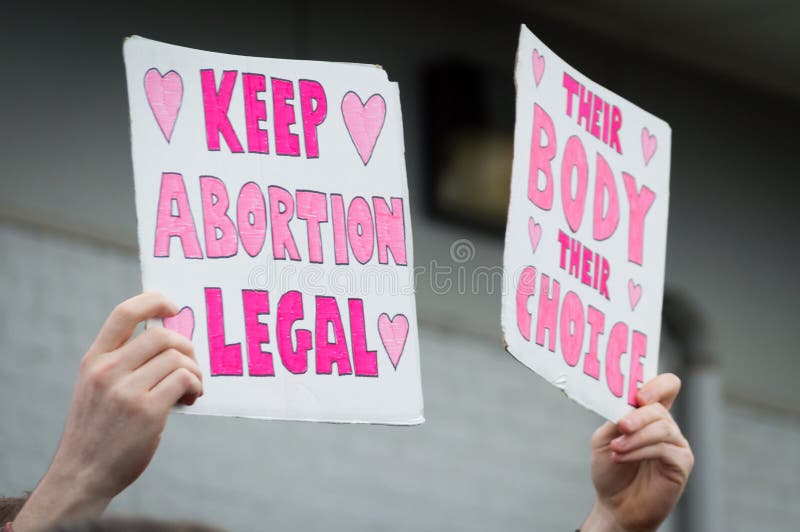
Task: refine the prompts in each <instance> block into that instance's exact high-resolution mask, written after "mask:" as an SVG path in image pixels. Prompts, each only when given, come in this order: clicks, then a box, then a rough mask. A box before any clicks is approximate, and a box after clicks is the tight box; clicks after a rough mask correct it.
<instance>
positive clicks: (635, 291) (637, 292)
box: [628, 279, 642, 310]
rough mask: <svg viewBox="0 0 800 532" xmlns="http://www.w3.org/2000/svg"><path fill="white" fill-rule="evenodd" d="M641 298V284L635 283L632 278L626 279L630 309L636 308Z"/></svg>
mask: <svg viewBox="0 0 800 532" xmlns="http://www.w3.org/2000/svg"><path fill="white" fill-rule="evenodd" d="M641 298H642V285H640V284H635V283H634V282H633V279H628V299H629V300H630V302H631V310H636V305H638V304H639V300H640V299H641Z"/></svg>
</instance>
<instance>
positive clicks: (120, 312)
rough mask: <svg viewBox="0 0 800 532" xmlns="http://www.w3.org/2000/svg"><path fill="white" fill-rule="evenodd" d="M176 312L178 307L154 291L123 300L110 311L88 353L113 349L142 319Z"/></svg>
mask: <svg viewBox="0 0 800 532" xmlns="http://www.w3.org/2000/svg"><path fill="white" fill-rule="evenodd" d="M177 313H178V307H176V306H175V305H174V304H172V303H170V302H169V301H168V300H167V298H166V297H164V296H163V295H162V294H159V293H156V292H145V293H143V294H139V295H138V296H134V297H132V298H130V299H128V300H125V301H123V302H122V303H120V304H119V305H117V307H116V308H115V309H114V310H113V311H111V314H109V316H108V319H106V322H105V323H104V324H103V327H102V328H101V329H100V332H99V333H98V334H97V338H96V339H95V341H94V343H93V344H92V346H91V347H90V348H89V353H90V354H96V353H105V352H108V351H113V350H115V349H117V348H118V347H119V346H121V345H122V344H124V343H125V342H127V341H128V340H129V339H130V337H131V335H132V334H133V331H134V330H136V326H137V325H138V324H139V323H141V322H142V321H144V320H146V319H148V318H155V317H159V316H161V317H163V316H172V315H175V314H177Z"/></svg>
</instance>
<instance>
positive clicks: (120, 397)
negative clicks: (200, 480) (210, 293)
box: [14, 293, 203, 531]
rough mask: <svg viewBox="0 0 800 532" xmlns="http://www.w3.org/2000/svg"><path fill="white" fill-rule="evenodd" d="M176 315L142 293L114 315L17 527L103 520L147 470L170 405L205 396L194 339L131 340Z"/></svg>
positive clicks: (86, 361)
mask: <svg viewBox="0 0 800 532" xmlns="http://www.w3.org/2000/svg"><path fill="white" fill-rule="evenodd" d="M177 312H178V308H177V307H176V306H175V305H173V304H172V303H170V302H169V301H167V299H166V298H165V297H164V296H162V295H160V294H155V293H144V294H140V295H138V296H136V297H133V298H131V299H128V300H127V301H124V302H123V303H121V304H120V305H118V306H117V308H115V309H114V311H113V312H112V313H111V314H110V315H109V317H108V319H107V320H106V322H105V324H103V327H102V329H101V330H100V332H99V333H98V335H97V338H96V339H95V341H94V343H93V344H92V346H91V347H90V348H89V350H88V351H87V352H86V355H85V356H84V357H83V360H82V361H81V367H80V372H79V374H78V380H77V382H76V383H75V393H74V395H73V398H72V404H71V405H70V410H69V416H68V417H67V422H66V425H65V427H64V434H63V435H62V437H61V442H60V443H59V446H58V451H57V452H56V455H55V457H54V458H53V462H52V464H51V465H50V468H49V469H48V471H47V474H46V475H45V476H44V478H42V480H41V481H40V482H39V484H38V485H37V486H36V489H35V490H34V491H33V493H31V495H30V497H29V498H28V501H27V502H26V503H25V505H24V506H23V508H22V510H21V511H20V513H19V515H18V516H17V517H16V519H15V520H14V528H15V529H16V530H19V531H24V530H43V529H47V528H49V526H50V525H52V524H55V523H59V522H62V521H74V520H77V519H81V518H87V517H95V516H98V515H100V514H101V513H102V512H103V510H104V509H105V508H106V506H108V504H109V502H110V501H111V499H112V498H113V497H114V496H116V495H117V494H118V493H120V492H121V491H122V490H124V489H125V488H126V487H127V486H128V485H129V484H131V483H132V482H133V481H134V480H136V478H137V477H138V476H139V475H141V474H142V472H144V470H145V469H146V468H147V465H148V464H149V463H150V460H151V459H152V458H153V455H154V453H155V451H156V448H157V447H158V443H159V441H160V439H161V433H162V431H163V430H164V426H165V425H166V422H167V415H168V414H169V411H170V408H172V406H173V405H175V403H176V402H178V401H183V402H184V403H185V404H191V403H193V402H194V399H195V398H196V397H197V396H198V395H201V394H202V392H203V384H202V374H201V372H200V368H199V367H198V365H197V362H196V361H195V359H194V349H193V347H192V344H191V343H190V342H189V340H187V339H186V338H184V337H183V336H181V335H180V334H178V333H176V332H173V331H170V330H168V329H163V328H158V329H149V330H147V331H145V332H143V333H141V334H139V335H138V336H136V337H135V338H134V339H133V340H131V336H132V335H133V333H134V330H135V329H136V327H137V325H139V323H140V322H142V321H144V320H147V319H152V318H159V317H163V318H164V319H168V318H169V317H170V316H173V315H175V314H176V313H177Z"/></svg>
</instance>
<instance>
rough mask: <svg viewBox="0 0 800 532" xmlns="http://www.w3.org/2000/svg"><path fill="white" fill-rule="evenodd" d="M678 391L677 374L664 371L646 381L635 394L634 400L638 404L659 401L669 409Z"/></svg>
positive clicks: (679, 388) (678, 381)
mask: <svg viewBox="0 0 800 532" xmlns="http://www.w3.org/2000/svg"><path fill="white" fill-rule="evenodd" d="M680 391H681V380H680V379H679V378H678V376H677V375H675V374H674V373H664V374H662V375H658V376H657V377H655V378H654V379H651V380H649V381H647V382H646V383H645V385H644V386H642V389H641V390H639V393H637V394H636V401H637V402H638V403H639V405H640V406H644V405H649V404H653V403H661V404H662V405H664V407H665V408H667V409H669V408H670V407H672V403H673V402H675V398H676V397H678V392H680Z"/></svg>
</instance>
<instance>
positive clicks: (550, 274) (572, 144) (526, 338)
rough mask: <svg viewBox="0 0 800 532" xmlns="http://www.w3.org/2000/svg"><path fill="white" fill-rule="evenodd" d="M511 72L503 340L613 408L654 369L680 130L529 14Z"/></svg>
mask: <svg viewBox="0 0 800 532" xmlns="http://www.w3.org/2000/svg"><path fill="white" fill-rule="evenodd" d="M515 79H516V86H517V107H516V128H515V133H514V163H513V170H512V179H511V200H510V205H509V213H508V226H507V229H506V241H505V251H504V267H505V271H506V274H507V275H508V276H509V279H510V281H511V282H510V290H508V291H507V292H506V293H505V294H504V296H503V302H502V326H503V335H504V339H505V342H506V346H507V350H508V351H509V352H510V353H511V354H512V355H514V356H515V357H516V358H517V359H519V360H520V361H521V362H522V363H524V364H525V365H526V366H528V367H529V368H531V369H533V370H534V371H536V372H537V373H538V374H540V375H541V376H543V377H544V378H545V379H547V380H548V381H549V382H550V383H552V384H554V385H555V386H557V387H559V388H561V389H562V390H564V392H565V393H566V394H567V396H569V397H570V398H572V399H574V400H575V401H577V402H578V403H580V404H582V405H584V406H586V407H588V408H590V409H592V410H594V411H595V412H597V413H599V414H601V415H602V416H604V417H606V418H607V419H609V420H612V421H616V420H618V419H619V418H620V417H621V416H622V415H623V414H624V413H625V412H627V411H628V410H630V409H631V408H633V407H634V406H635V405H636V392H637V391H638V389H639V387H640V386H641V384H642V383H643V382H645V381H647V380H649V379H650V378H652V377H654V376H655V375H656V373H657V367H658V347H659V338H660V328H661V305H662V297H663V290H664V262H665V253H666V237H667V214H668V213H667V209H668V203H669V163H670V141H671V130H670V128H669V125H668V124H666V123H665V122H664V121H662V120H660V119H658V118H656V117H655V116H653V115H651V114H649V113H647V112H646V111H644V110H642V109H640V108H638V107H636V106H635V105H633V104H631V103H630V102H628V101H626V100H624V99H623V98H621V97H619V96H617V95H616V94H614V93H613V92H611V91H609V90H607V89H605V88H603V87H602V86H600V85H598V84H597V83H594V82H592V81H591V80H590V79H587V78H586V77H585V76H583V75H582V74H581V73H580V72H578V71H577V70H575V69H574V68H572V67H570V66H569V65H568V64H566V63H565V62H564V61H562V60H561V59H560V58H559V57H558V56H556V54H555V53H553V51H552V50H550V49H549V48H548V47H547V46H545V45H544V43H542V42H541V41H540V40H539V39H537V38H536V36H534V35H533V33H531V32H530V31H529V30H528V29H527V28H526V27H524V26H523V27H522V30H521V33H520V40H519V50H518V52H517V64H516V77H515Z"/></svg>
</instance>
